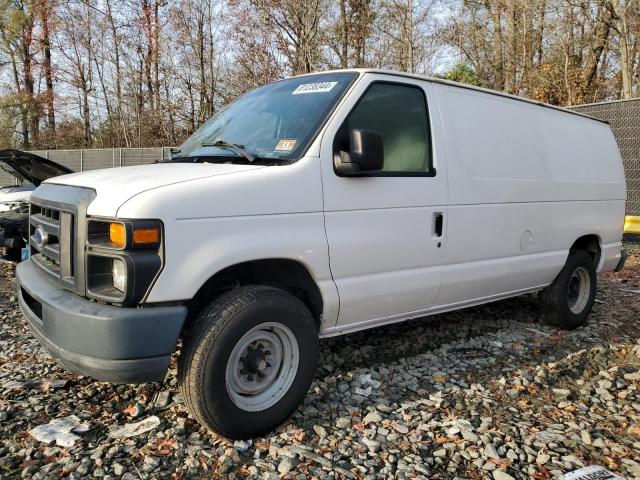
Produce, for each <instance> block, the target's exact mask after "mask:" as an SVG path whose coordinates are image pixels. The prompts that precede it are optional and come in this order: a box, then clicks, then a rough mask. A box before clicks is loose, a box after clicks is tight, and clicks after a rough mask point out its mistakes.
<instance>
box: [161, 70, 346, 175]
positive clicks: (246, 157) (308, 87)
mask: <svg viewBox="0 0 640 480" xmlns="http://www.w3.org/2000/svg"><path fill="white" fill-rule="evenodd" d="M356 76H357V74H356V73H353V72H336V73H326V74H319V75H307V76H304V77H297V78H291V79H287V80H281V81H279V82H275V83H271V84H268V85H265V86H263V87H260V88H257V89H256V90H253V91H251V92H249V93H246V94H245V95H243V96H241V97H240V98H238V99H237V100H236V101H234V102H233V103H231V104H230V105H229V106H228V107H227V108H225V109H224V110H222V111H220V112H219V113H218V114H216V115H214V116H213V117H211V118H210V119H209V120H207V121H206V122H205V123H204V124H203V125H202V126H201V127H200V128H199V129H198V130H197V131H196V132H195V133H194V134H193V135H191V137H189V138H188V139H187V141H186V142H185V143H184V144H183V145H182V146H181V147H180V148H179V150H178V151H174V156H173V158H172V159H171V161H173V162H181V161H182V162H184V161H205V162H211V161H234V162H236V161H237V162H240V163H245V162H251V161H254V160H256V161H259V160H266V161H267V162H268V163H274V161H276V163H290V162H291V161H294V160H297V159H298V158H300V156H301V155H302V154H303V153H304V151H305V149H306V148H307V146H308V144H309V143H310V142H311V141H312V140H313V137H314V136H315V134H316V132H317V131H318V129H319V128H320V127H321V126H322V124H323V123H324V121H325V119H326V117H327V116H328V114H329V113H330V112H331V110H332V108H333V107H334V106H335V104H336V103H337V102H338V100H339V99H340V98H341V97H342V95H343V94H344V92H345V91H346V90H347V88H348V87H349V85H350V84H351V83H352V82H353V80H354V79H355V78H356ZM218 157H219V158H218ZM254 157H255V158H254Z"/></svg>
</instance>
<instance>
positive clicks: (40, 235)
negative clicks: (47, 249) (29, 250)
mask: <svg viewBox="0 0 640 480" xmlns="http://www.w3.org/2000/svg"><path fill="white" fill-rule="evenodd" d="M33 241H34V242H36V247H38V249H40V250H42V249H43V248H44V246H45V245H46V244H47V243H48V242H49V234H48V233H47V232H45V231H44V228H42V225H38V226H37V227H36V231H35V232H34V233H33Z"/></svg>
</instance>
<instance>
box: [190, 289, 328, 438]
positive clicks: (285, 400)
mask: <svg viewBox="0 0 640 480" xmlns="http://www.w3.org/2000/svg"><path fill="white" fill-rule="evenodd" d="M194 322H195V324H194V326H193V328H192V329H191V331H190V332H189V334H188V335H187V337H186V338H185V339H184V343H183V349H182V352H181V354H180V359H179V363H178V381H179V385H180V391H181V393H182V396H183V398H184V401H185V404H186V406H187V409H188V410H189V412H190V413H191V414H192V415H193V416H194V417H195V418H196V420H198V422H200V423H201V424H202V425H205V426H206V427H208V428H210V429H211V430H214V431H216V432H217V433H220V434H222V435H224V436H226V437H229V438H234V439H235V438H247V437H250V436H256V435H260V434H263V433H265V432H268V431H270V430H272V429H273V428H274V427H276V426H278V425H279V424H280V423H282V422H283V421H284V420H286V419H287V418H288V417H289V415H291V413H293V411H294V410H295V409H296V407H297V406H298V405H299V404H300V402H301V401H302V400H303V399H304V397H305V395H306V393H307V391H308V390H309V386H310V385H311V381H312V380H313V376H314V373H315V367H316V361H317V355H318V331H317V327H316V323H315V320H314V318H313V316H312V315H311V313H310V312H309V310H308V309H307V308H306V306H305V305H304V304H303V303H302V302H301V301H300V300H299V299H297V298H296V297H294V296H293V295H291V294H289V293H287V292H285V291H283V290H279V289H276V288H271V287H264V286H244V287H240V288H237V289H235V290H232V291H230V292H228V293H226V294H224V295H222V296H221V297H219V298H218V299H216V300H214V301H213V302H212V303H211V304H209V305H208V306H207V307H206V308H205V309H204V310H203V311H202V312H201V313H200V315H199V316H198V317H197V318H196V319H195V320H194Z"/></svg>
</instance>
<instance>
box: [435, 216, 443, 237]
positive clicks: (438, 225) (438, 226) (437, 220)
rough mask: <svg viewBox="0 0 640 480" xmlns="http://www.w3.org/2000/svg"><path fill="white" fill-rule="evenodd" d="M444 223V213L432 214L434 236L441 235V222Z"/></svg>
mask: <svg viewBox="0 0 640 480" xmlns="http://www.w3.org/2000/svg"><path fill="white" fill-rule="evenodd" d="M443 223H444V215H443V214H442V213H440V212H437V213H434V214H433V233H434V234H435V236H436V237H441V236H442V224H443Z"/></svg>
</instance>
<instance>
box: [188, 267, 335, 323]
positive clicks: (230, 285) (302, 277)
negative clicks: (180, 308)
mask: <svg viewBox="0 0 640 480" xmlns="http://www.w3.org/2000/svg"><path fill="white" fill-rule="evenodd" d="M244 285H265V286H270V287H276V288H279V289H281V290H284V291H286V292H288V293H291V294H292V295H294V296H295V297H297V298H299V299H300V300H301V301H302V302H303V303H304V304H305V306H306V307H307V308H308V309H309V311H310V312H311V315H312V316H313V317H314V319H315V321H316V324H317V326H318V327H320V323H321V320H322V313H323V309H324V301H323V298H322V294H321V292H320V288H319V287H318V284H317V283H316V281H315V279H314V277H313V275H312V274H311V272H310V270H309V268H308V267H307V266H306V265H304V264H303V263H301V262H299V261H297V260H292V259H287V258H268V259H258V260H250V261H246V262H241V263H237V264H234V265H231V266H228V267H226V268H224V269H222V270H220V271H218V272H216V273H215V274H214V275H212V276H211V277H210V278H209V279H208V280H207V281H206V282H204V283H203V285H202V286H201V287H200V289H199V290H198V292H197V293H196V295H195V296H194V297H193V299H191V300H190V301H189V302H187V306H188V308H189V316H188V318H187V323H186V325H185V327H187V328H188V326H189V323H190V322H189V320H191V319H192V318H193V317H194V316H196V315H197V314H198V313H199V312H200V311H201V310H202V309H203V308H204V307H205V306H206V305H208V304H209V303H210V302H211V301H212V300H213V299H215V298H216V297H218V296H219V295H221V294H223V293H225V292H227V291H229V290H232V289H234V288H237V287H240V286H244Z"/></svg>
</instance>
